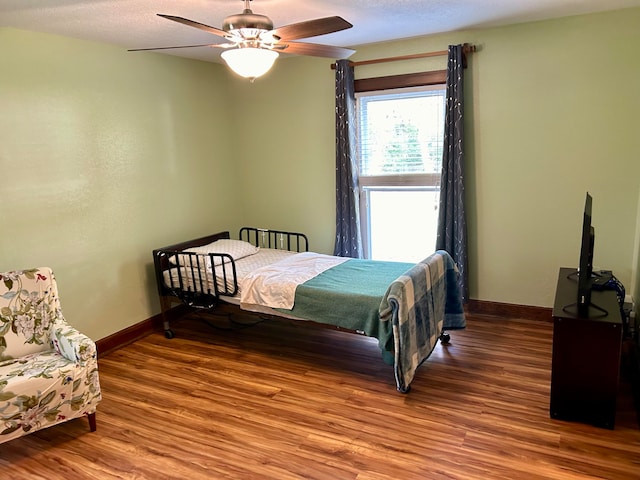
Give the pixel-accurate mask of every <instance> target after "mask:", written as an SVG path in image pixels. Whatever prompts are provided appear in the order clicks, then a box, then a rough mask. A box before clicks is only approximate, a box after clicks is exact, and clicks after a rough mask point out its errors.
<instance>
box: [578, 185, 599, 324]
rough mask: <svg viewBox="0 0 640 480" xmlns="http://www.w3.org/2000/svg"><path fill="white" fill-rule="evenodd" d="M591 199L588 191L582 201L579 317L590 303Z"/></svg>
mask: <svg viewBox="0 0 640 480" xmlns="http://www.w3.org/2000/svg"><path fill="white" fill-rule="evenodd" d="M592 203H593V199H592V198H591V195H589V192H587V196H586V198H585V201H584V214H583V218H582V237H581V238H582V240H581V242H580V262H579V264H578V265H579V267H578V300H577V307H578V314H579V315H580V316H581V317H588V316H589V305H591V287H592V277H593V247H594V245H595V239H596V235H595V229H594V228H593V225H591V208H592Z"/></svg>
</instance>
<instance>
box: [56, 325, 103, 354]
mask: <svg viewBox="0 0 640 480" xmlns="http://www.w3.org/2000/svg"><path fill="white" fill-rule="evenodd" d="M51 344H52V345H53V348H54V349H55V350H56V351H57V352H58V353H59V354H60V355H62V356H63V357H65V358H66V359H68V360H71V361H72V362H76V363H79V364H80V365H86V364H88V363H90V362H96V361H97V358H98V357H97V349H96V344H95V342H94V341H93V340H91V339H90V338H89V337H87V336H86V335H85V334H83V333H81V332H79V331H78V330H76V329H75V328H73V327H72V326H71V325H69V324H68V323H67V322H66V321H65V320H64V319H60V318H58V320H56V323H55V324H54V325H53V327H52V328H51Z"/></svg>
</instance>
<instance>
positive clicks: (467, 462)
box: [0, 315, 640, 480]
mask: <svg viewBox="0 0 640 480" xmlns="http://www.w3.org/2000/svg"><path fill="white" fill-rule="evenodd" d="M211 321H212V322H214V323H215V324H216V325H219V326H220V327H223V326H225V324H224V323H223V322H222V321H221V320H219V319H213V320H211ZM246 321H252V320H251V319H246ZM174 329H175V331H176V337H175V338H174V339H172V340H167V339H166V338H164V336H163V335H162V334H161V333H154V334H152V335H149V336H148V337H145V338H142V339H140V340H137V341H136V342H134V343H132V344H130V345H127V346H125V347H123V348H121V349H119V350H116V351H113V352H112V353H110V354H109V355H107V356H105V357H103V358H101V359H100V360H99V369H100V379H101V385H102V389H103V397H104V399H103V401H102V403H101V404H100V405H99V407H98V416H97V421H98V429H97V431H96V432H93V433H91V432H89V427H88V423H87V422H86V420H83V419H77V420H73V421H70V422H67V423H65V424H62V425H59V426H56V427H52V428H49V429H46V430H43V431H40V432H36V433H34V434H31V435H29V436H27V437H23V438H20V439H17V440H14V441H12V442H8V443H4V444H1V445H0V471H2V473H3V478H5V477H6V478H11V479H16V480H21V479H29V480H31V479H45V478H46V479H48V480H56V479H63V478H64V479H69V478H73V479H76V478H77V479H84V478H99V479H115V478H125V479H144V480H146V479H153V480H157V479H160V480H163V479H183V478H190V479H195V480H199V479H207V480H209V479H261V480H263V479H278V480H279V479H283V480H289V479H292V480H293V479H301V478H306V479H318V480H324V479H327V480H335V479H340V480H342V479H344V480H390V479H394V480H395V479H398V478H403V479H445V478H446V479H464V480H476V479H478V480H491V479H517V480H522V479H527V480H529V479H533V480H536V479H558V480H560V479H562V480H567V479H568V480H585V479H596V478H605V479H608V480H623V479H624V480H626V479H636V478H638V472H640V429H639V428H638V420H637V418H636V415H635V411H634V409H633V401H632V400H631V396H630V391H631V390H630V388H629V387H628V386H627V385H626V384H625V383H624V375H623V384H622V386H621V392H620V396H619V401H618V415H617V419H616V428H615V430H606V429H600V428H597V427H593V426H590V425H585V424H581V423H571V422H562V421H558V420H553V419H551V418H550V417H549V393H550V378H551V375H550V372H551V345H552V324H551V323H550V322H540V321H532V320H509V319H499V318H496V317H487V316H480V315H477V316H473V315H472V316H470V317H469V318H468V327H467V329H466V330H463V331H455V332H451V336H452V340H451V344H450V345H448V346H442V345H438V346H437V347H436V348H435V350H434V352H433V354H432V356H431V357H430V359H429V360H427V362H425V364H423V365H422V366H421V367H420V369H419V370H418V372H417V375H416V379H415V380H414V383H413V384H412V389H411V392H410V393H409V394H407V395H403V394H400V393H398V392H397V391H396V390H395V382H394V380H393V371H392V368H391V367H390V366H389V365H386V364H384V362H383V361H382V358H381V355H380V351H379V349H378V346H377V342H376V341H375V340H372V339H369V338H365V337H360V336H357V335H353V334H349V333H345V332H340V331H335V330H328V329H322V328H313V327H312V328H308V327H305V326H304V325H300V324H299V323H294V324H291V323H289V322H286V321H266V322H263V323H260V324H258V325H256V326H254V327H252V328H247V329H242V330H237V331H230V330H218V329H213V328H211V327H209V326H207V325H205V324H203V323H202V322H201V321H200V320H199V319H198V317H197V316H190V317H188V318H184V319H183V320H181V321H180V322H179V323H177V324H176V325H175V326H174Z"/></svg>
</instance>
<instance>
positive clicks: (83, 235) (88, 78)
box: [0, 29, 239, 339]
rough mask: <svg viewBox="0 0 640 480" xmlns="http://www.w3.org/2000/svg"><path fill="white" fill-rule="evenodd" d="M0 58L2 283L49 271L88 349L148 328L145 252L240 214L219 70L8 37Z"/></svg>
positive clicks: (152, 299)
mask: <svg viewBox="0 0 640 480" xmlns="http://www.w3.org/2000/svg"><path fill="white" fill-rule="evenodd" d="M0 58H2V73H1V74H0V112H2V114H1V115H0V170H1V171H2V176H1V178H0V197H1V199H2V200H1V203H0V218H1V225H2V227H1V231H2V233H1V235H0V271H5V270H10V269H21V268H27V267H34V266H51V267H52V268H53V269H54V271H55V273H56V277H57V280H58V283H59V290H60V294H61V300H62V305H63V308H64V312H65V316H66V317H67V319H68V320H69V322H71V323H72V324H74V325H77V326H78V327H79V328H81V330H82V331H84V332H85V333H87V334H88V335H90V336H92V337H93V338H96V339H98V338H103V337H105V336H107V335H109V334H111V333H114V332H116V331H118V330H121V329H123V328H125V327H127V326H129V325H132V324H135V323H137V322H140V321H142V320H144V319H146V318H149V317H150V316H152V315H153V314H155V313H157V312H158V311H159V303H158V300H157V293H156V291H155V286H154V283H153V276H152V275H153V271H152V267H151V250H152V249H153V248H156V247H161V246H163V245H167V244H169V243H173V242H176V241H180V240H184V239H186V238H193V237H195V236H198V235H204V234H206V233H209V232H210V231H213V230H215V231H217V230H220V229H225V228H229V227H228V225H230V224H233V222H234V221H235V219H236V218H237V217H238V215H239V207H238V206H237V205H236V204H235V203H234V202H233V201H229V199H232V198H233V196H234V195H235V184H236V181H237V178H236V176H235V175H236V172H235V166H234V164H233V163H231V162H229V161H228V158H229V149H230V145H229V144H230V142H229V139H228V137H229V127H228V121H227V119H225V118H224V112H227V111H229V109H230V106H229V100H228V95H226V94H225V92H226V82H227V79H228V75H227V73H226V71H225V69H224V68H223V67H222V66H221V65H215V64H209V63H204V62H195V61H191V60H185V59H179V58H177V57H171V56H167V55H159V54H151V55H138V54H137V53H129V52H126V51H125V50H124V49H122V48H117V47H113V46H108V45H101V44H95V43H89V42H83V41H79V40H73V39H69V38H64V37H58V36H52V35H44V34H38V33H31V32H25V31H19V30H13V29H0ZM214 190H215V191H216V192H217V195H216V196H214V195H212V193H211V192H212V191H214Z"/></svg>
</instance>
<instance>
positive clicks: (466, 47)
mask: <svg viewBox="0 0 640 480" xmlns="http://www.w3.org/2000/svg"><path fill="white" fill-rule="evenodd" d="M475 51H476V46H475V45H471V44H469V43H465V44H464V45H463V46H462V53H463V55H466V54H467V53H473V52H475ZM448 53H449V51H448V50H439V51H437V52H426V53H415V54H413V55H401V56H399V57H387V58H374V59H372V60H362V61H360V62H349V65H351V66H352V67H359V66H361V65H372V64H374V63H386V62H397V61H398V60H414V59H416V58H427V57H441V56H444V55H447V54H448ZM335 69H336V64H335V63H332V64H331V70H335Z"/></svg>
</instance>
